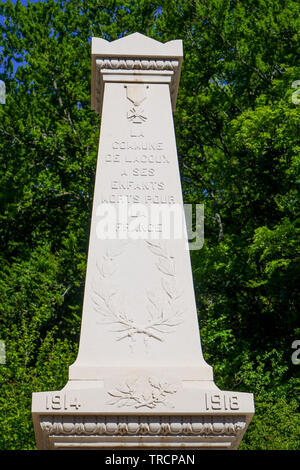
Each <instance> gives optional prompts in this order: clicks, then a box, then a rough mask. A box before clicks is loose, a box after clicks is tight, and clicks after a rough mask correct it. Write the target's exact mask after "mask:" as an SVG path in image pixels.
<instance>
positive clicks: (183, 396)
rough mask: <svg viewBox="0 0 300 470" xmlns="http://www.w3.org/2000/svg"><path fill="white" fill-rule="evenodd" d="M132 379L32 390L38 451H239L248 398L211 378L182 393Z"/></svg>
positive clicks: (246, 421)
mask: <svg viewBox="0 0 300 470" xmlns="http://www.w3.org/2000/svg"><path fill="white" fill-rule="evenodd" d="M130 380H131V381H130V382H129V380H127V386H126V385H125V382H124V381H123V383H122V384H121V385H117V386H115V387H114V388H110V387H108V388H107V387H106V386H104V383H102V382H101V381H78V380H74V381H69V382H68V384H67V385H66V387H65V388H64V389H63V390H61V391H53V392H38V393H34V394H33V403H32V414H33V422H34V429H35V435H36V443H37V448H38V449H45V450H46V449H162V448H163V449H170V450H171V449H174V450H175V449H237V447H238V445H239V443H240V441H241V439H242V437H243V435H244V433H245V431H246V429H247V426H248V424H249V422H250V421H251V418H252V416H253V413H254V404H253V396H252V394H250V393H242V392H228V391H221V390H219V389H218V388H217V387H216V385H215V384H214V382H213V381H203V382H201V381H198V382H197V381H194V382H193V383H189V384H185V385H184V384H183V385H182V386H181V387H180V389H179V388H177V387H176V385H174V384H170V382H166V381H160V380H159V379H157V378H155V377H151V380H150V381H149V378H148V377H147V379H144V381H141V379H140V378H139V379H138V380H134V379H132V377H131V379H130ZM146 385H148V388H147V387H146ZM99 410H102V411H99Z"/></svg>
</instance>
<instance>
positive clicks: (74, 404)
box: [46, 393, 81, 410]
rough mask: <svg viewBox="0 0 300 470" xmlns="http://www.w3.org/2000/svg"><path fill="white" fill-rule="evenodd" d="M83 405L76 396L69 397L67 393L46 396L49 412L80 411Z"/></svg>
mask: <svg viewBox="0 0 300 470" xmlns="http://www.w3.org/2000/svg"><path fill="white" fill-rule="evenodd" d="M80 406H81V404H80V401H79V398H78V397H77V396H76V395H72V396H71V395H69V394H67V393H56V394H52V393H48V394H47V395H46V409H47V410H69V409H73V410H74V409H75V410H78V409H79V408H80Z"/></svg>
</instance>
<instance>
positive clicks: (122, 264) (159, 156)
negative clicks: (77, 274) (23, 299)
mask: <svg viewBox="0 0 300 470" xmlns="http://www.w3.org/2000/svg"><path fill="white" fill-rule="evenodd" d="M182 55H183V53H182V42H181V41H170V42H168V43H166V44H162V43H160V42H158V41H155V40H153V39H150V38H147V37H145V36H143V35H141V34H138V33H135V34H132V35H130V36H127V37H125V38H122V39H118V40H116V41H113V42H111V43H109V42H107V41H105V40H103V39H99V38H93V42H92V107H93V108H94V109H95V111H96V112H98V113H99V114H101V115H102V123H101V133H100V142H99V154H98V164H97V174H96V181H95V192H94V203H93V213H92V223H91V233H90V243H89V253H88V265H87V273H86V284H85V295H84V305H83V314H82V327H81V336H80V347H79V353H78V357H77V359H76V361H75V363H74V364H72V365H71V367H70V370H69V381H68V383H67V385H66V386H65V387H64V389H63V390H61V391H52V392H41V393H34V394H33V403H32V413H33V420H34V428H35V434H36V441H37V447H38V448H39V449H69V448H80V449H99V448H103V449H111V448H113V449H123V448H133V449H135V448H137V449H140V448H142V449H144V448H146V449H147V448H149V449H158V448H164V449H166V448H167V449H177V448H189V449H198V448H207V449H228V448H229V449H235V448H237V446H238V444H239V442H240V440H241V438H242V436H243V434H244V432H245V430H246V428H247V426H248V424H249V422H250V420H251V417H252V415H253V413H254V404H253V396H252V394H248V393H239V392H228V391H221V390H219V389H218V387H217V386H216V385H215V384H214V381H213V371H212V368H211V367H210V366H209V365H208V364H207V363H206V362H205V361H204V359H203V355H202V351H201V343H200V335H199V327H198V321H197V310H196V305H195V297H194V290H193V280H192V271H191V265H190V257H189V251H188V246H187V236H186V231H185V226H184V224H183V231H182V235H181V236H180V235H178V234H177V236H174V230H173V229H171V230H167V229H170V217H169V213H168V210H169V209H170V208H171V209H174V211H173V213H174V214H175V213H176V214H177V216H178V214H179V213H180V211H181V213H183V211H182V208H183V201H182V191H181V185H180V176H179V171H178V161H177V151H176V142H175V135H174V126H173V117H172V110H173V111H174V109H175V104H176V97H177V90H178V84H179V78H180V69H181V61H182ZM166 208H167V211H165V212H164V211H163V209H166ZM159 209H162V212H161V213H160V216H157V214H158V212H159ZM178 209H179V212H176V211H178ZM171 212H172V211H171ZM149 214H150V217H149ZM162 214H164V215H166V214H167V217H165V218H164V215H162ZM177 222H178V219H177ZM179 227H180V223H177V225H176V230H177V229H179ZM173 228H174V227H173Z"/></svg>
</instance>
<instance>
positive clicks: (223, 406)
mask: <svg viewBox="0 0 300 470" xmlns="http://www.w3.org/2000/svg"><path fill="white" fill-rule="evenodd" d="M205 407H206V410H221V411H226V410H239V409H240V405H239V401H238V397H237V395H228V394H225V393H220V394H210V393H206V394H205Z"/></svg>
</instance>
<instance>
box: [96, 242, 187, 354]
mask: <svg viewBox="0 0 300 470" xmlns="http://www.w3.org/2000/svg"><path fill="white" fill-rule="evenodd" d="M145 241H146V243H147V246H148V248H149V249H150V251H151V252H152V253H153V254H154V255H155V256H157V257H158V262H157V263H156V267H157V269H158V270H159V271H160V272H161V273H162V274H163V275H164V276H162V277H161V286H162V290H163V292H164V298H163V299H162V297H161V296H159V295H158V294H157V293H156V292H153V291H151V290H147V291H146V294H147V299H148V307H147V310H148V318H147V320H146V321H145V320H144V322H141V323H139V322H138V321H136V320H135V319H134V318H133V317H132V316H131V315H130V314H128V313H127V312H125V310H124V305H125V302H124V301H123V300H122V299H121V298H120V293H119V292H118V290H117V289H115V288H113V287H109V286H103V287H104V288H103V290H102V291H100V289H99V288H98V289H97V290H95V289H94V295H93V297H92V300H93V303H94V308H95V310H96V311H97V313H99V314H100V315H101V323H102V324H107V325H111V326H112V325H113V327H114V329H113V330H111V331H114V332H116V333H121V334H120V336H119V337H118V338H117V341H121V340H124V339H129V340H130V344H131V346H132V343H134V342H135V341H136V337H137V335H143V340H144V344H145V346H147V345H148V341H149V339H154V340H156V341H160V342H163V341H164V336H165V334H168V333H171V332H172V331H174V328H175V327H177V326H178V325H180V324H181V323H182V314H183V311H182V309H181V307H180V305H179V303H178V300H180V298H181V295H182V292H180V291H179V290H178V288H177V285H176V279H175V274H176V273H175V260H174V257H173V256H171V255H169V254H168V252H167V250H166V249H165V247H163V246H162V244H161V243H159V242H155V243H154V242H152V241H151V242H150V241H148V240H145ZM124 246H125V245H123V246H121V247H118V248H117V249H107V251H106V254H105V255H104V256H103V259H102V263H101V264H98V263H97V269H98V273H99V276H100V278H101V280H103V281H105V280H108V279H111V277H112V276H113V274H114V272H115V270H116V269H117V264H116V258H117V257H118V256H120V255H121V254H122V252H123V250H124ZM123 333H124V334H123Z"/></svg>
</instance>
